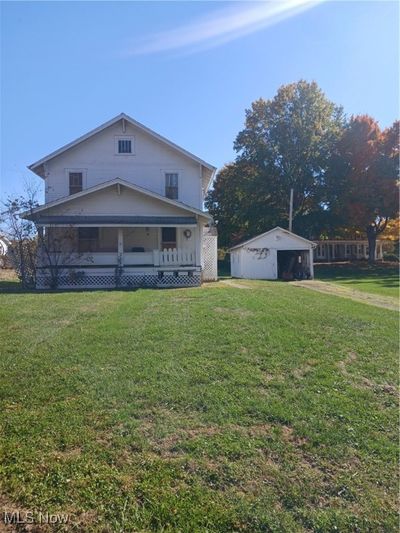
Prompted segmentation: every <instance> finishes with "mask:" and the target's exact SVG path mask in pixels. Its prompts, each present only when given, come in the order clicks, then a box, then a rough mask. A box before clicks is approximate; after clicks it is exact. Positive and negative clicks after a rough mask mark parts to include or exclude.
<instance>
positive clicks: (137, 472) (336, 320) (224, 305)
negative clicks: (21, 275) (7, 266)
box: [0, 282, 398, 533]
mask: <svg viewBox="0 0 400 533" xmlns="http://www.w3.org/2000/svg"><path fill="white" fill-rule="evenodd" d="M246 285H247V286H249V287H251V288H249V289H243V288H242V289H240V288H235V287H233V286H230V287H228V286H227V285H225V286H224V284H223V283H219V284H218V283H216V284H213V285H211V286H208V287H205V288H201V289H181V290H164V291H163V290H158V291H154V290H139V291H136V292H104V291H99V292H86V293H85V292H82V293H60V294H23V293H21V294H1V295H0V300H1V305H0V317H1V326H2V327H1V331H0V335H1V339H0V342H1V344H0V346H1V359H0V362H1V369H0V380H1V388H0V391H1V402H2V408H1V409H0V413H1V414H0V416H1V419H2V426H3V428H2V432H1V441H2V452H1V453H2V457H1V461H0V465H1V466H0V472H1V474H0V483H1V493H2V494H3V497H2V501H4V502H5V503H7V504H8V505H9V506H14V507H16V508H19V509H21V510H23V511H24V510H41V511H43V512H50V513H52V512H64V513H70V515H71V517H70V522H69V523H68V524H67V525H64V526H60V528H59V529H60V530H61V529H62V528H64V529H62V530H63V531H64V530H66V531H71V532H72V531H74V532H75V531H85V532H90V531H97V532H107V531H109V532H129V531H132V532H133V531H135V532H138V531H140V532H144V531H163V532H176V531H181V532H185V533H186V532H188V533H192V532H198V531H199V532H200V531H204V532H206V531H207V532H212V531H224V532H231V531H248V532H258V531H259V532H265V531H276V532H282V531H287V532H290V533H292V532H296V531H321V532H325V531H326V532H328V531H329V532H331V531H332V532H333V531H340V532H345V531H348V532H354V531H371V532H378V531H382V532H383V531H385V532H390V531H397V526H398V521H397V516H396V509H397V488H398V472H397V466H398V463H397V449H398V446H397V408H398V403H397V396H396V385H397V341H398V339H397V316H396V313H395V312H392V311H389V310H385V309H378V308H375V307H373V306H370V305H364V304H361V303H356V302H353V301H351V300H348V299H344V298H338V297H334V296H328V295H325V294H320V293H315V292H314V291H306V290H303V289H299V288H297V287H294V286H293V285H290V284H285V283H279V282H246ZM0 529H1V526H0ZM43 531H44V529H43ZM51 531H57V526H52V529H51Z"/></svg>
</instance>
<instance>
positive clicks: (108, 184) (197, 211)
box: [23, 178, 212, 220]
mask: <svg viewBox="0 0 400 533" xmlns="http://www.w3.org/2000/svg"><path fill="white" fill-rule="evenodd" d="M113 185H121V186H123V187H127V188H128V189H131V190H132V191H136V192H139V193H141V194H144V195H145V196H150V197H151V198H155V199H157V200H160V201H161V202H164V203H167V204H169V205H172V206H174V207H178V208H179V209H184V210H185V211H189V212H191V213H194V214H195V215H198V216H201V217H203V218H206V219H207V220H212V217H211V215H209V214H208V213H206V212H204V211H201V210H200V209H196V208H195V207H192V206H190V205H187V204H184V203H182V202H178V201H176V200H171V199H170V198H166V197H165V196H161V195H160V194H157V193H156V192H153V191H149V190H148V189H144V188H143V187H139V186H138V185H135V184H133V183H130V182H129V181H126V180H123V179H121V178H115V179H113V180H109V181H105V182H103V183H99V184H98V185H95V186H94V187H89V188H88V189H84V190H83V191H80V192H77V193H75V194H70V195H69V196H64V197H63V198H59V199H58V200H54V201H53V202H49V203H47V204H43V205H40V206H39V207H36V208H35V209H32V211H29V212H28V211H26V212H25V213H23V217H24V218H28V219H30V218H32V216H33V215H36V214H37V213H41V212H42V211H46V210H47V209H50V208H52V207H56V206H58V205H61V204H65V203H67V202H70V201H73V200H76V199H77V198H81V197H82V196H86V195H88V194H92V193H94V192H97V191H101V190H102V189H106V188H107V187H112V186H113Z"/></svg>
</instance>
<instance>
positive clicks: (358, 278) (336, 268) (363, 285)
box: [315, 262, 399, 298]
mask: <svg viewBox="0 0 400 533" xmlns="http://www.w3.org/2000/svg"><path fill="white" fill-rule="evenodd" d="M315 278H316V279H321V280H323V281H329V282H332V283H337V284H339V285H343V286H344V287H348V288H349V289H355V290H357V291H363V292H369V293H372V294H381V295H383V296H393V297H395V298H398V297H399V267H398V265H395V264H393V263H389V264H385V263H377V264H376V265H374V266H370V265H368V263H366V262H358V263H338V264H336V265H335V264H329V265H323V264H320V265H316V266H315Z"/></svg>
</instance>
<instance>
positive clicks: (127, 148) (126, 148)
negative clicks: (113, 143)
mask: <svg viewBox="0 0 400 533" xmlns="http://www.w3.org/2000/svg"><path fill="white" fill-rule="evenodd" d="M118 153H119V154H131V153H132V141H131V140H129V139H122V140H121V139H120V140H119V141H118Z"/></svg>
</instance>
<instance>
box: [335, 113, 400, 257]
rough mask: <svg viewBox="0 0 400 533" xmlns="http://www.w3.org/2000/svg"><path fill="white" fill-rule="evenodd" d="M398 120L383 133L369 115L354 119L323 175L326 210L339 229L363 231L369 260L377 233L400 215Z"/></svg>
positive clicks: (373, 253)
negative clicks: (325, 173) (325, 190)
mask: <svg viewBox="0 0 400 533" xmlns="http://www.w3.org/2000/svg"><path fill="white" fill-rule="evenodd" d="M398 177H399V122H395V123H394V124H393V125H392V126H391V127H390V128H387V129H386V130H383V131H382V130H381V129H380V128H379V125H378V123H377V122H376V121H375V120H374V119H373V118H371V117H369V116H368V115H361V116H356V117H352V118H351V120H350V122H349V124H348V126H347V127H346V128H345V130H344V133H343V135H342V137H341V139H340V141H339V142H338V143H337V147H336V150H335V153H334V155H333V157H332V160H331V165H330V169H329V172H328V173H327V190H328V195H327V196H328V198H329V201H328V202H329V208H330V211H331V213H332V214H333V215H334V216H335V218H336V220H337V222H338V225H340V226H345V227H347V228H352V229H353V230H354V231H362V232H365V233H366V235H367V238H368V244H369V261H370V262H374V261H375V248H376V240H377V237H378V235H380V234H381V233H383V232H384V231H385V229H386V227H387V225H388V223H389V221H390V220H393V219H395V218H396V217H397V216H398V212H399V201H398Z"/></svg>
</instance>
